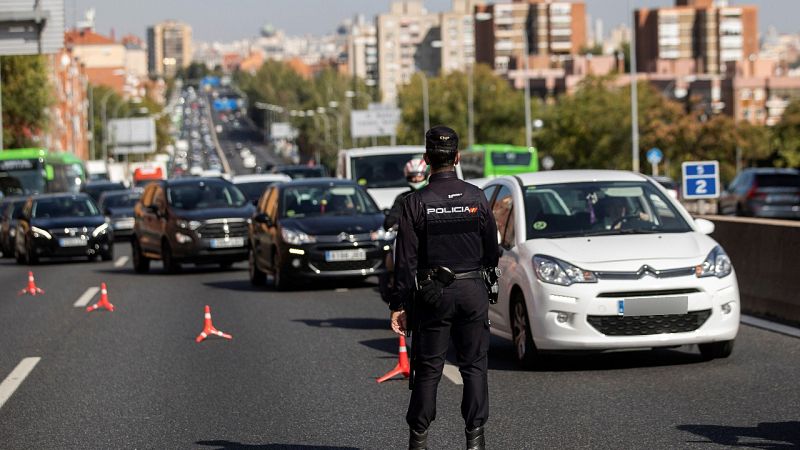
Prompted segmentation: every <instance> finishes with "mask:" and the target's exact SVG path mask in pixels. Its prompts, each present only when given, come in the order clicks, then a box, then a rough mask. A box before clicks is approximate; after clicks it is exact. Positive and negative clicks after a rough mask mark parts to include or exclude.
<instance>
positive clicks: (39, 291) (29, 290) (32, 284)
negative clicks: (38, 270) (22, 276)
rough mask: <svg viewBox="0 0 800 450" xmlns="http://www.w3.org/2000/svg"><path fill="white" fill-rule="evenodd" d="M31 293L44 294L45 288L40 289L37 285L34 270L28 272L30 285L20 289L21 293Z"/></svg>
mask: <svg viewBox="0 0 800 450" xmlns="http://www.w3.org/2000/svg"><path fill="white" fill-rule="evenodd" d="M22 294H29V295H36V294H44V289H40V288H38V287H36V282H35V281H33V272H28V287H26V288H25V289H23V290H21V291H19V294H17V295H22Z"/></svg>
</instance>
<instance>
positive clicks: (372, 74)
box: [346, 16, 378, 87]
mask: <svg viewBox="0 0 800 450" xmlns="http://www.w3.org/2000/svg"><path fill="white" fill-rule="evenodd" d="M346 42H347V43H346V46H347V49H346V53H347V72H348V73H349V74H350V75H352V76H355V77H358V78H361V79H363V80H364V82H365V83H366V84H367V86H370V87H372V86H377V85H378V29H377V27H376V26H375V24H374V23H370V22H367V21H366V20H365V18H364V16H358V17H356V18H355V20H354V21H353V22H352V23H351V24H350V25H349V27H348V28H347V40H346Z"/></svg>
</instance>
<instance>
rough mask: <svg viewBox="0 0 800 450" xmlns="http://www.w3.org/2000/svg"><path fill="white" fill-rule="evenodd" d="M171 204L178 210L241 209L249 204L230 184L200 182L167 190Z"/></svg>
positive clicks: (240, 192)
mask: <svg viewBox="0 0 800 450" xmlns="http://www.w3.org/2000/svg"><path fill="white" fill-rule="evenodd" d="M167 198H168V201H169V203H170V204H171V205H172V206H174V207H176V208H178V209H187V210H192V209H207V208H230V207H237V208H238V207H241V206H244V205H245V204H246V203H247V199H245V197H244V194H242V191H240V190H239V189H237V188H236V186H234V185H232V184H228V183H222V182H214V181H211V182H209V181H198V182H196V183H187V184H180V185H178V186H172V187H170V188H169V189H167Z"/></svg>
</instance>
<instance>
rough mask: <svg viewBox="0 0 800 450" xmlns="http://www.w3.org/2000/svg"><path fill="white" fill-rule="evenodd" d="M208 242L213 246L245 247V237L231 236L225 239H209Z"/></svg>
mask: <svg viewBox="0 0 800 450" xmlns="http://www.w3.org/2000/svg"><path fill="white" fill-rule="evenodd" d="M208 244H209V246H210V247H211V248H232V247H244V238H243V237H231V238H225V239H211V240H210V241H208Z"/></svg>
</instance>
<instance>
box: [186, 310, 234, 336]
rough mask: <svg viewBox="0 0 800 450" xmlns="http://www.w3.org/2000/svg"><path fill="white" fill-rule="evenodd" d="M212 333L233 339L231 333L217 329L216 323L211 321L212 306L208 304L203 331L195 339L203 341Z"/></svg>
mask: <svg viewBox="0 0 800 450" xmlns="http://www.w3.org/2000/svg"><path fill="white" fill-rule="evenodd" d="M211 334H216V335H217V336H219V337H224V338H225V339H233V336H231V335H230V334H225V333H223V332H222V331H219V330H217V329H216V328H214V324H212V323H211V308H209V307H208V305H206V314H205V321H204V322H203V331H202V332H201V333H200V335H199V336H197V338H196V339H195V342H202V341H203V340H204V339H205V338H207V337H208V336H209V335H211Z"/></svg>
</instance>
